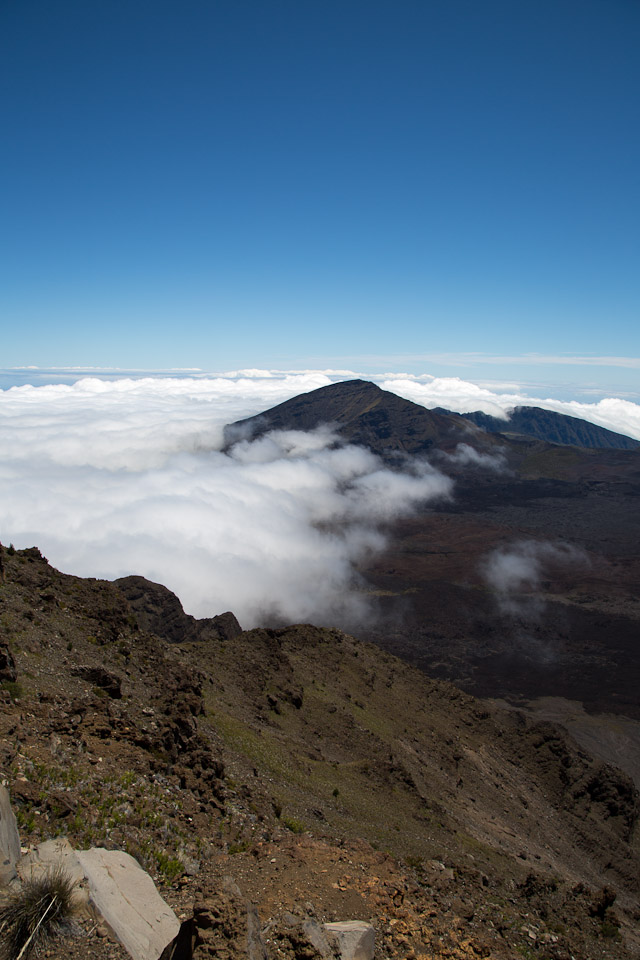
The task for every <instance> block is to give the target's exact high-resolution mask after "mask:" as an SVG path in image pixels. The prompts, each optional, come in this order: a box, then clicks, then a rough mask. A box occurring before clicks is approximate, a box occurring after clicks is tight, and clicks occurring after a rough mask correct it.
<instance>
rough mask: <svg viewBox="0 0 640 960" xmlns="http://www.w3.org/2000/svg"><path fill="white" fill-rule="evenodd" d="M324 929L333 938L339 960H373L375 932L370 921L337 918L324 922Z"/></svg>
mask: <svg viewBox="0 0 640 960" xmlns="http://www.w3.org/2000/svg"><path fill="white" fill-rule="evenodd" d="M324 929H325V932H326V934H327V936H328V937H329V939H330V940H333V941H334V942H335V944H336V946H337V948H338V951H339V953H340V957H341V960H373V952H374V948H375V933H374V929H373V927H372V926H371V924H370V923H365V922H364V921H363V920H339V921H338V922H336V923H325V924H324Z"/></svg>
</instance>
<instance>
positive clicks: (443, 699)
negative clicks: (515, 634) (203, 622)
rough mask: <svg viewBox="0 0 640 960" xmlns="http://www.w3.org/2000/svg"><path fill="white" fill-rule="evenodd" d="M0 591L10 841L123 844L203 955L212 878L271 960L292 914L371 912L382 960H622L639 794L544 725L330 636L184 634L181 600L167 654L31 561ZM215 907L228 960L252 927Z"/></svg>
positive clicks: (114, 596)
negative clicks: (16, 827)
mask: <svg viewBox="0 0 640 960" xmlns="http://www.w3.org/2000/svg"><path fill="white" fill-rule="evenodd" d="M136 588H137V590H138V596H141V595H144V594H145V593H147V594H148V595H150V596H151V597H152V598H157V596H158V593H157V585H154V584H148V586H147V584H146V582H145V581H142V579H141V578H140V580H139V581H138V582H137V584H136ZM0 600H1V606H0V623H1V624H2V636H3V640H4V642H5V646H6V656H5V660H4V663H5V668H4V669H5V672H6V671H7V670H13V671H14V672H13V677H14V679H6V680H5V682H4V691H3V694H2V696H3V711H2V713H0V759H1V761H2V766H3V770H4V772H5V776H6V777H7V778H8V780H9V784H10V789H11V793H12V797H13V802H14V805H15V807H16V810H17V813H18V819H19V822H20V827H21V831H22V838H23V843H29V842H34V841H35V840H36V839H38V838H41V837H46V836H52V835H56V834H58V835H59V834H62V835H66V836H68V837H69V838H70V839H71V840H72V842H73V843H74V844H76V845H80V846H82V845H86V844H88V843H105V844H106V845H107V846H115V847H123V848H125V849H128V850H130V852H132V853H134V855H135V856H137V857H138V858H139V859H140V860H141V862H142V863H143V865H144V866H145V867H147V868H149V869H151V870H152V872H153V873H154V874H155V875H156V876H157V878H158V881H159V882H160V883H161V884H162V885H163V889H164V892H165V895H166V896H167V898H168V899H169V900H170V902H171V903H172V905H173V906H174V907H175V908H176V909H177V910H178V911H180V912H181V913H182V914H183V915H185V916H191V915H192V914H193V915H194V916H195V917H196V918H203V917H204V919H200V920H198V921H197V923H202V924H204V927H203V928H202V931H201V928H200V927H198V929H197V936H196V944H197V947H196V954H195V958H196V960H199V958H201V957H204V956H209V955H211V953H210V952H209V947H208V944H211V946H212V950H213V940H212V937H213V933H211V934H208V933H207V930H212V926H213V928H214V929H215V923H214V922H213V921H212V920H211V919H210V916H209V914H207V915H206V917H205V916H204V915H205V913H206V911H205V909H204V907H203V904H205V903H209V904H211V907H209V908H207V909H208V910H213V911H214V915H215V910H216V909H217V910H218V911H223V912H224V911H225V910H227V909H228V902H227V901H226V900H225V894H224V883H223V878H224V877H225V876H226V877H230V878H232V880H233V881H234V882H235V883H236V884H238V885H239V886H240V888H241V890H242V891H243V894H244V895H245V896H247V897H249V898H250V899H252V900H254V901H255V902H256V904H257V907H258V910H259V913H260V918H261V922H262V925H263V926H264V925H266V924H268V923H270V924H271V926H270V927H269V929H271V930H272V931H273V935H270V939H268V941H267V954H268V957H269V960H276V958H279V957H281V956H295V955H299V954H296V949H297V950H298V951H299V950H301V949H302V947H301V946H300V945H299V946H298V947H297V948H295V947H293V946H292V941H291V937H293V936H294V934H293V933H290V934H287V933H286V929H289V930H290V929H291V927H290V924H291V921H290V916H291V914H292V913H293V914H294V916H297V917H302V918H304V917H305V916H314V917H318V918H320V919H344V918H351V917H353V918H361V919H369V918H373V920H374V922H375V925H376V929H377V937H378V943H379V948H378V949H379V951H380V953H381V954H382V955H384V956H387V957H389V958H397V960H400V958H406V957H407V956H409V955H411V953H413V954H414V955H415V956H416V957H426V956H429V957H447V958H450V960H453V958H454V957H455V958H457V960H464V958H471V957H477V956H491V957H496V958H504V960H506V958H510V957H513V956H515V955H518V954H519V953H521V952H522V950H523V949H524V948H527V949H530V948H531V945H532V944H537V945H538V946H537V947H536V950H537V949H540V950H541V951H543V952H542V953H541V956H548V957H550V958H557V960H560V958H562V957H566V956H569V955H574V956H595V955H602V951H603V950H606V955H607V956H608V957H611V958H620V960H622V958H627V957H630V956H636V955H638V943H637V940H636V939H635V932H634V919H633V918H634V915H635V912H636V911H637V910H638V869H639V867H640V862H639V861H638V854H637V843H636V834H637V822H638V815H639V812H640V805H639V799H638V794H637V792H636V791H635V790H634V788H633V786H632V784H631V783H630V781H629V779H628V778H626V777H624V775H622V774H620V773H619V772H618V771H616V770H614V769H613V768H611V767H608V766H607V765H605V764H602V763H598V762H594V761H593V760H592V759H591V758H590V757H589V756H588V755H586V754H585V753H584V752H583V751H580V750H578V749H577V748H576V747H575V744H573V743H572V742H571V741H570V740H568V739H567V738H566V737H565V736H564V735H563V734H562V733H560V732H559V731H558V729H557V728H554V727H552V726H551V725H549V724H536V723H532V722H530V721H528V720H526V719H525V718H524V717H523V716H521V715H520V714H518V713H516V712H514V711H503V710H500V709H496V708H494V707H490V706H488V705H486V704H483V703H481V702H479V701H477V700H474V699H473V698H472V697H469V696H466V695H465V694H462V693H460V692H459V691H457V690H456V689H455V688H453V687H451V686H449V685H448V684H444V683H440V682H437V681H433V680H429V679H428V678H427V677H426V676H424V675H423V674H421V673H420V672H418V671H416V670H414V669H412V668H411V667H409V666H407V665H406V664H404V663H402V662H401V661H399V660H397V659H395V658H394V657H391V656H390V655H388V654H385V653H383V652H382V651H380V650H378V649H377V648H376V647H375V646H373V645H370V644H365V643H361V642H358V641H357V640H355V639H354V638H352V637H349V636H347V635H345V634H343V633H341V632H340V631H336V630H329V629H318V628H315V627H311V626H308V625H298V626H293V627H288V628H285V629H281V630H252V631H249V632H246V633H241V634H239V635H236V636H221V635H218V636H214V635H213V634H209V638H208V639H207V640H200V641H198V640H193V639H188V638H189V637H193V636H194V633H193V623H192V622H191V620H190V618H188V617H186V616H185V615H183V616H184V630H185V634H186V635H185V636H184V637H182V636H181V635H180V617H179V612H176V610H177V608H176V607H175V604H173V605H172V607H173V611H174V617H173V621H172V623H171V625H170V629H171V633H172V637H173V640H174V641H176V642H168V641H166V640H163V639H161V638H159V637H154V636H153V635H150V634H148V633H146V632H145V631H144V630H143V629H141V628H140V625H139V623H138V621H137V618H136V615H135V614H134V613H133V611H132V608H131V606H130V605H129V603H128V601H127V599H126V597H125V595H124V593H123V592H122V591H121V590H119V588H118V587H117V586H115V585H114V584H111V583H106V582H102V581H94V580H81V579H80V578H76V577H69V576H65V575H63V574H61V573H59V572H58V571H56V570H54V569H52V568H51V567H50V566H49V565H48V564H47V562H46V561H45V560H44V559H43V558H42V557H41V556H40V555H39V553H38V551H36V550H29V551H14V552H9V551H4V552H3V582H2V584H1V585H0ZM154 602H155V601H154ZM163 602H167V603H170V597H167V596H166V595H165V596H164V601H163ZM196 632H197V631H196ZM541 825H542V826H543V829H542V830H541ZM226 883H227V887H228V881H226ZM604 883H606V884H607V885H608V888H609V890H610V892H606V891H604V890H603V889H602V888H603V884H604ZM616 895H617V899H616ZM614 901H615V903H614ZM612 904H613V906H612ZM216 905H217V906H216ZM284 911H288V913H284ZM225 916H227V920H226V921H225V923H228V924H229V925H230V926H229V928H228V929H229V930H230V931H231V934H232V939H231V942H229V941H228V940H227V942H226V947H225V949H226V950H227V953H226V954H225V955H227V956H228V957H230V958H235V957H240V956H242V955H243V954H242V949H243V948H242V945H241V941H242V929H243V926H242V925H243V923H245V925H246V919H245V918H243V916H242V915H241V914H240V915H237V917H236V916H235V915H233V914H225ZM207 917H209V919H207ZM197 923H196V926H197ZM287 924H289V927H287V926H286V925H287ZM620 924H622V926H621V927H619V925H620ZM225 929H226V928H225ZM245 929H246V927H245ZM200 931H201V932H200ZM277 931H278V932H277ZM276 932H277V935H276ZM91 935H92V936H94V934H91ZM236 937H237V938H239V946H238V947H237V948H236V947H234V946H233V943H234V942H235V940H234V938H236ZM287 937H289V939H287ZM216 942H217V941H216ZM100 944H101V941H99V940H97V941H91V943H90V944H87V943H85V944H83V943H82V942H80V943H79V944H78V947H77V948H76V947H75V946H74V944H73V943H72V944H71V945H70V946H69V947H68V949H67V948H66V946H65V950H64V952H63V953H56V952H55V951H54V952H52V953H50V954H49V955H50V956H51V957H54V958H56V960H57V958H58V957H60V958H61V957H62V956H65V957H69V958H72V960H76V958H78V960H79V958H80V957H82V956H83V955H84V956H86V955H87V953H88V954H89V955H91V956H103V955H105V956H106V954H103V953H101V952H100V950H101V946H100ZM222 946H223V944H222V943H220V944H219V945H218V946H217V947H216V950H218V952H219V950H221V949H222ZM114 949H115V948H111V956H116V955H117V954H116V953H115V952H114ZM305 949H307V948H305ZM287 951H289V952H287ZM214 954H215V951H214ZM304 955H305V956H309V957H310V958H312V957H314V954H313V952H309V953H305V954H304Z"/></svg>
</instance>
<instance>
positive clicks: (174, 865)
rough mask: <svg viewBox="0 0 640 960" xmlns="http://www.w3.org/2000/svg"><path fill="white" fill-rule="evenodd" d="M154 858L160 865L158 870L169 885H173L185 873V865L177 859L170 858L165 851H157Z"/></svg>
mask: <svg viewBox="0 0 640 960" xmlns="http://www.w3.org/2000/svg"><path fill="white" fill-rule="evenodd" d="M153 855H154V858H155V861H156V864H157V865H158V870H159V871H160V873H161V874H162V875H163V877H164V878H165V880H167V882H168V883H173V882H174V880H177V879H178V877H181V876H182V874H183V873H184V864H183V862H182V860H178V859H177V857H170V856H169V854H168V853H165V852H164V850H155V851H154V854H153Z"/></svg>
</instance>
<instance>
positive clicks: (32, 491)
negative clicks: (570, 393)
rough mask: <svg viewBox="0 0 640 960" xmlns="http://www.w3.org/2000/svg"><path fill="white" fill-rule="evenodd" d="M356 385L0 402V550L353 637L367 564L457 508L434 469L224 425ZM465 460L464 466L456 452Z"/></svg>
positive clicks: (154, 385) (608, 419) (174, 385)
mask: <svg viewBox="0 0 640 960" xmlns="http://www.w3.org/2000/svg"><path fill="white" fill-rule="evenodd" d="M352 376H356V375H355V374H354V375H350V374H349V373H348V372H346V371H340V372H335V371H328V372H324V371H322V372H318V371H309V372H301V373H294V374H291V373H289V374H276V373H271V372H268V371H255V370H251V371H235V372H232V373H229V374H226V375H224V376H217V377H163V378H156V377H141V378H137V379H134V378H127V377H123V378H119V379H110V380H103V379H99V378H97V377H86V378H83V379H80V380H78V381H77V382H75V383H72V384H60V383H57V384H49V385H45V386H38V387H35V386H30V385H26V386H21V387H14V388H11V389H8V390H5V391H0V449H1V451H2V457H1V458H0V540H1V541H2V542H3V543H5V544H7V543H9V542H12V543H14V545H15V546H16V547H19V548H21V547H27V546H32V545H36V546H38V547H39V548H40V549H41V550H42V551H43V553H44V554H45V555H46V556H47V557H48V558H49V560H50V561H51V563H53V564H54V566H56V567H58V568H59V569H61V570H64V571H65V572H69V573H74V574H77V575H81V576H96V577H105V578H108V579H111V578H115V577H119V576H125V575H127V574H140V575H142V576H145V577H148V578H149V579H151V580H155V581H157V582H160V583H163V584H165V585H166V586H168V587H169V588H170V589H171V590H173V591H174V592H175V593H176V594H177V595H178V596H179V597H180V599H181V600H182V602H183V604H184V606H185V609H186V610H187V611H188V612H189V613H192V614H194V615H195V616H199V617H201V616H212V615H214V614H216V613H220V612H222V611H224V610H228V609H230V610H233V612H234V613H235V614H236V616H238V618H239V619H240V622H241V623H242V625H243V626H244V627H250V626H253V625H255V624H258V623H260V622H264V620H265V619H272V620H273V619H279V620H286V621H300V620H315V621H316V622H323V623H341V624H348V623H353V622H356V621H358V620H362V619H363V618H366V616H367V611H368V604H367V598H366V594H365V593H364V592H363V590H362V584H361V582H360V580H359V578H358V575H357V566H358V564H359V563H361V562H362V561H364V560H366V558H367V557H369V556H370V555H371V554H372V553H375V552H377V551H380V550H382V549H383V548H384V544H385V527H386V525H387V524H388V523H389V522H391V521H393V520H394V519H396V518H398V517H401V516H403V515H407V514H409V513H411V512H412V511H413V510H415V509H416V508H417V507H418V506H419V505H420V504H423V503H425V502H429V501H434V500H436V499H438V498H443V497H449V496H451V495H452V488H451V482H450V480H449V479H448V478H446V477H445V476H444V475H443V474H442V473H440V472H439V471H438V470H437V468H436V467H435V466H432V465H429V464H428V463H426V462H424V461H416V462H415V463H414V464H413V465H412V466H411V465H407V467H406V469H405V470H404V472H401V473H399V472H395V471H390V470H388V469H387V468H385V467H384V466H383V465H382V463H381V462H380V461H379V460H378V459H377V458H376V457H375V456H373V455H372V454H371V453H369V452H368V451H366V450H364V449H362V448H358V447H354V446H350V445H346V446H345V445H340V444H339V443H338V442H337V438H336V436H335V434H334V433H333V432H332V430H331V429H330V427H327V428H323V429H320V430H318V431H314V432H311V433H302V432H297V431H288V432H279V433H274V434H270V435H269V436H267V437H263V438H260V439H258V440H254V441H243V442H241V443H238V444H236V445H235V446H234V447H233V448H232V449H231V450H229V451H226V452H223V450H222V446H223V427H224V425H225V424H227V423H231V422H233V421H235V420H237V419H240V418H243V417H246V416H250V415H252V414H255V413H259V412H261V411H263V410H266V409H268V408H269V407H271V406H274V405H275V404H277V403H280V402H282V401H283V400H286V399H288V398H290V397H292V396H295V395H297V394H300V393H303V392H306V391H309V390H313V389H316V388H317V387H321V386H326V385H328V384H329V383H332V382H335V381H336V380H344V379H351V377H352ZM371 379H375V380H376V381H377V382H378V383H379V385H380V386H381V387H383V388H384V389H388V390H392V391H394V392H396V393H398V394H399V395H401V396H404V397H406V398H408V399H411V400H413V401H414V402H416V403H421V404H423V405H424V406H426V407H434V406H444V407H447V408H448V409H451V410H456V411H458V412H467V411H471V410H484V411H485V412H486V413H491V414H493V415H498V416H506V411H507V410H508V409H510V408H512V407H513V406H514V405H516V404H518V403H529V404H530V403H534V402H535V403H537V404H539V405H540V406H546V407H547V408H549V409H554V410H558V411H559V412H562V413H568V414H570V415H572V416H582V417H584V418H585V419H589V420H591V421H592V422H594V423H599V424H600V425H602V426H607V427H609V428H610V429H616V430H619V431H622V432H625V433H627V434H629V435H630V436H635V437H637V438H639V439H640V407H638V406H637V405H635V404H633V403H630V402H628V401H625V400H604V401H600V402H599V403H596V404H583V403H575V402H566V403H563V402H554V401H539V400H535V401H533V400H532V399H531V398H529V397H523V396H519V395H517V394H499V393H495V392H491V391H489V390H487V389H485V388H481V387H478V386H476V385H474V384H471V383H466V382H465V381H462V380H457V379H436V378H430V377H417V378H416V377H414V378H411V377H408V376H406V375H392V374H389V375H385V376H384V377H377V378H371ZM460 456H461V458H462V459H464V457H465V456H467V457H468V456H469V454H468V453H466V454H465V451H464V450H463V451H460Z"/></svg>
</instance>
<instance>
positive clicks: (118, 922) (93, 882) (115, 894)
mask: <svg viewBox="0 0 640 960" xmlns="http://www.w3.org/2000/svg"><path fill="white" fill-rule="evenodd" d="M76 855H77V857H78V860H79V862H80V865H81V867H82V869H83V872H84V875H85V877H86V878H87V880H88V883H89V897H90V902H91V903H92V904H93V905H94V906H95V909H96V910H97V911H98V913H100V915H101V916H102V917H103V919H104V921H105V923H106V924H107V925H108V926H109V927H110V928H111V930H112V931H113V934H114V936H115V937H116V938H117V939H118V940H119V941H120V943H121V944H122V945H123V947H124V948H125V950H127V952H128V953H129V954H130V955H131V956H132V957H133V960H158V957H159V956H160V954H161V953H162V951H163V950H164V948H165V947H166V946H167V944H168V943H170V942H171V941H172V940H173V938H174V937H175V936H176V934H177V933H178V930H179V928H180V924H179V922H178V919H177V917H176V915H175V914H174V912H173V910H172V909H171V908H170V907H169V906H168V905H167V904H166V903H165V902H164V900H163V899H162V897H161V896H160V894H159V893H158V891H157V890H156V887H155V884H154V882H153V880H152V879H151V877H150V876H149V874H148V873H145V871H144V870H143V869H142V867H140V866H139V865H138V863H137V862H136V861H135V860H134V859H133V857H130V856H129V854H128V853H123V852H122V851H121V850H102V849H98V848H94V849H92V850H80V851H78V853H77V854H76Z"/></svg>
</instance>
